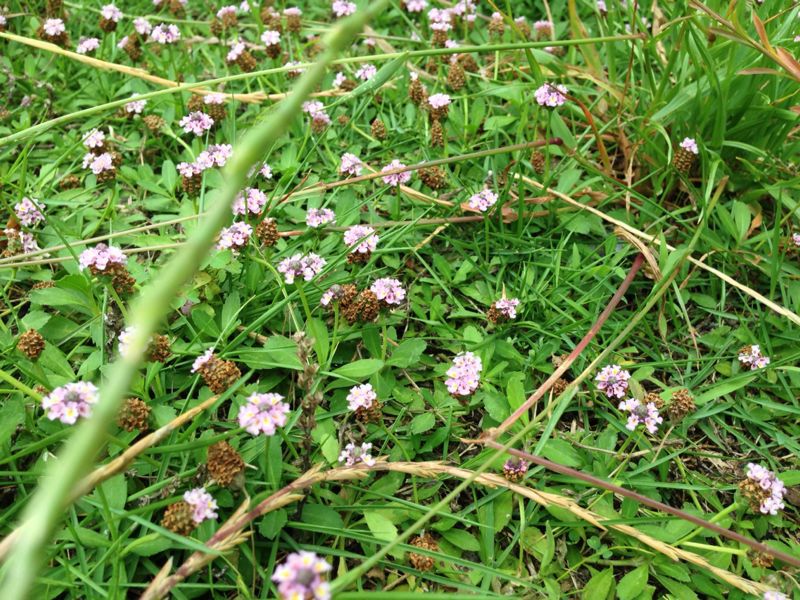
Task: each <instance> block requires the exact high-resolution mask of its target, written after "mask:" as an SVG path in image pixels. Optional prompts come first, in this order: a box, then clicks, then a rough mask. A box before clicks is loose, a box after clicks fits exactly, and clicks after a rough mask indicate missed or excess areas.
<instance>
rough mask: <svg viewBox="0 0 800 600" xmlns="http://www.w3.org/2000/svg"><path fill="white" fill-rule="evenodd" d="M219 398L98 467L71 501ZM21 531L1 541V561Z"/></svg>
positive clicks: (80, 483) (211, 398)
mask: <svg viewBox="0 0 800 600" xmlns="http://www.w3.org/2000/svg"><path fill="white" fill-rule="evenodd" d="M218 398H219V396H211V397H210V398H208V399H207V400H204V401H203V402H201V403H200V404H198V405H197V406H195V407H193V408H190V409H189V410H187V411H186V412H185V413H182V414H180V415H178V416H177V417H175V418H174V419H172V421H170V422H169V423H167V424H166V425H164V426H163V427H161V428H159V429H157V430H155V431H154V432H152V433H150V434H148V435H146V436H145V437H143V438H142V439H140V440H139V441H138V442H136V443H135V444H133V445H132V446H131V447H129V448H128V449H127V450H125V451H124V452H123V453H122V454H120V455H119V456H117V457H116V458H115V459H114V460H112V461H111V462H109V463H106V464H104V465H101V466H99V467H97V468H96V469H95V470H94V471H92V472H91V473H90V474H89V475H87V476H86V477H84V478H83V479H82V480H81V481H79V482H78V483H77V484H76V485H75V487H74V488H73V489H72V490H71V491H70V493H69V502H75V501H76V500H77V499H78V498H80V497H81V496H83V495H85V494H88V493H89V492H91V491H92V490H93V489H94V488H95V487H96V486H97V485H99V484H101V483H102V482H104V481H105V480H106V479H108V478H109V477H113V476H114V475H117V474H118V473H122V472H123V471H124V470H125V469H126V468H127V467H128V465H130V464H131V463H132V462H133V461H134V459H135V458H136V457H137V456H139V455H140V454H142V452H144V451H145V450H147V449H148V448H152V447H153V446H155V445H156V444H158V443H159V442H161V441H162V440H164V439H166V438H167V437H168V436H169V435H170V434H171V433H172V432H173V431H175V430H176V429H178V428H179V427H181V426H183V424H184V423H186V422H188V421H191V420H192V419H194V418H195V417H196V416H197V415H199V414H200V413H201V412H203V411H204V410H206V409H208V408H210V407H211V406H212V405H213V404H214V402H216V401H217V399H218ZM19 531H20V530H19V529H15V530H14V531H12V532H11V533H10V534H8V535H7V536H6V537H5V538H4V539H3V541H2V542H0V561H3V560H5V558H6V554H7V552H8V550H9V549H10V548H11V547H12V545H13V544H14V538H15V536H17V535H19Z"/></svg>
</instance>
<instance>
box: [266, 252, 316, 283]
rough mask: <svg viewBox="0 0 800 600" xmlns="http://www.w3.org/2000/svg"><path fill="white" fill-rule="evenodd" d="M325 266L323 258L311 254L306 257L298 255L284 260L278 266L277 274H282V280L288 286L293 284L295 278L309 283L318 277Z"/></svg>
mask: <svg viewBox="0 0 800 600" xmlns="http://www.w3.org/2000/svg"><path fill="white" fill-rule="evenodd" d="M326 264H327V263H326V261H325V259H324V258H322V257H321V256H319V255H317V254H314V253H313V252H312V253H309V254H306V255H302V254H299V253H298V254H295V255H293V256H291V257H289V258H284V259H283V260H282V261H281V262H280V264H278V272H279V273H282V274H283V278H284V280H285V281H286V283H288V284H292V283H294V280H295V279H296V278H297V277H302V278H303V279H304V280H306V281H311V280H312V279H314V277H316V276H317V275H319V273H320V272H321V271H322V269H323V267H324V266H325V265H326Z"/></svg>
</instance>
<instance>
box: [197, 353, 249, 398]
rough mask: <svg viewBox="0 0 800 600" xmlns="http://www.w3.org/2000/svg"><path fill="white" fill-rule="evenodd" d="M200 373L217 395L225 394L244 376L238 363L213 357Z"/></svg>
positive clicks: (200, 369)
mask: <svg viewBox="0 0 800 600" xmlns="http://www.w3.org/2000/svg"><path fill="white" fill-rule="evenodd" d="M198 371H199V373H200V376H201V377H202V378H203V381H204V382H205V384H206V385H207V386H208V387H209V388H210V389H211V391H212V392H214V393H215V394H221V393H223V392H224V391H225V390H227V389H228V388H229V387H231V386H232V385H233V384H234V383H235V382H236V380H237V379H239V377H241V376H242V373H241V371H239V367H237V366H236V363H234V362H232V361H230V360H223V359H221V358H218V357H217V356H213V355H212V356H211V358H209V359H208V360H207V361H206V362H205V363H203V366H202V367H200V368H199V369H198Z"/></svg>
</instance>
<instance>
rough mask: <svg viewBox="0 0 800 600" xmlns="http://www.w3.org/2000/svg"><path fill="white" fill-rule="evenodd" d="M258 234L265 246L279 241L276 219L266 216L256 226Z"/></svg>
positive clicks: (270, 245)
mask: <svg viewBox="0 0 800 600" xmlns="http://www.w3.org/2000/svg"><path fill="white" fill-rule="evenodd" d="M256 236H257V237H258V239H259V240H260V241H261V243H262V244H263V245H264V246H267V247H272V246H274V245H275V244H276V243H277V241H278V224H277V223H276V222H275V219H270V218H266V219H264V220H263V221H261V223H259V224H258V227H256Z"/></svg>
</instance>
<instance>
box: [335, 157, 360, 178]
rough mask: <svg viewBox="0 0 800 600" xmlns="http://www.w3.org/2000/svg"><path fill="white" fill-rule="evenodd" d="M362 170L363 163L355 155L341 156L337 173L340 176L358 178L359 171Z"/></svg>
mask: <svg viewBox="0 0 800 600" xmlns="http://www.w3.org/2000/svg"><path fill="white" fill-rule="evenodd" d="M363 168H364V163H362V162H361V159H360V158H358V157H357V156H356V155H355V154H351V153H350V152H345V153H344V154H342V162H341V164H340V165H339V173H341V174H342V175H354V176H355V177H358V176H359V175H361V170H362V169H363Z"/></svg>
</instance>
